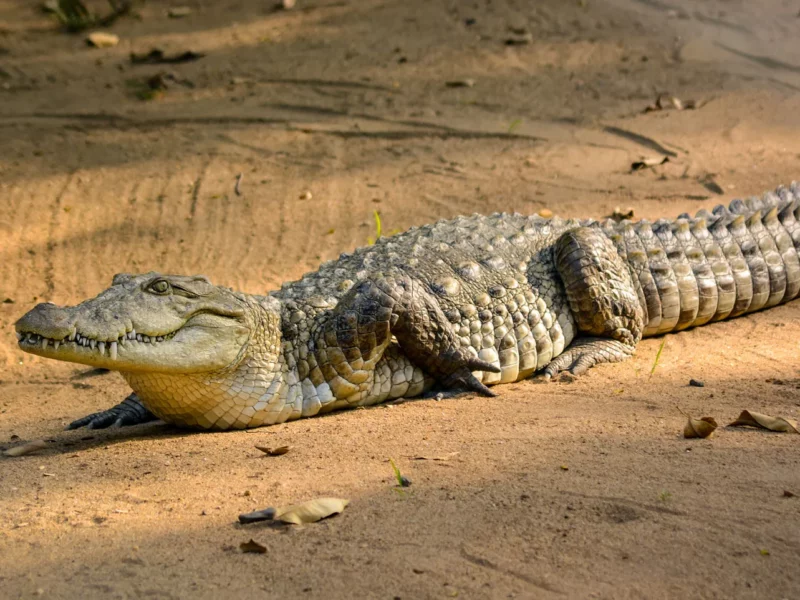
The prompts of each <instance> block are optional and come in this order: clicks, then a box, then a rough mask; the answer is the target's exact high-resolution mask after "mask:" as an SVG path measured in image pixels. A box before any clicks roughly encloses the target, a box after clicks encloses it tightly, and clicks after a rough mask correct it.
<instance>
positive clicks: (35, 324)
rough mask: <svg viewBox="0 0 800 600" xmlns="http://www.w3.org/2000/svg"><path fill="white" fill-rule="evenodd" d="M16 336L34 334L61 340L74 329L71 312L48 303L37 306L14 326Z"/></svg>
mask: <svg viewBox="0 0 800 600" xmlns="http://www.w3.org/2000/svg"><path fill="white" fill-rule="evenodd" d="M14 328H15V329H16V330H17V333H18V334H26V333H35V334H36V335H39V336H42V337H45V338H49V339H53V340H63V339H64V338H66V337H68V336H69V335H70V334H72V332H73V331H74V329H75V317H74V315H73V314H72V311H70V310H68V309H66V308H61V307H60V306H56V305H55V304H52V303H50V302H43V303H41V304H37V305H36V306H34V307H33V308H32V309H31V310H29V311H28V312H27V313H26V314H25V315H24V316H23V317H22V318H21V319H20V320H19V321H17V322H16V323H15V324H14Z"/></svg>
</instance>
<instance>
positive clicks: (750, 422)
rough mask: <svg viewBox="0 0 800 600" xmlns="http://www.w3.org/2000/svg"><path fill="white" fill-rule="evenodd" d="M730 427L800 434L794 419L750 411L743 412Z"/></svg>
mask: <svg viewBox="0 0 800 600" xmlns="http://www.w3.org/2000/svg"><path fill="white" fill-rule="evenodd" d="M728 427H756V428H758V429H767V430H769V431H776V432H779V433H800V430H798V429H797V422H796V421H794V420H792V419H784V418H783V417H772V416H770V415H764V414H761V413H757V412H752V411H749V410H743V411H742V414H740V415H739V417H738V418H737V419H736V420H735V421H734V422H733V423H731V424H730V425H728Z"/></svg>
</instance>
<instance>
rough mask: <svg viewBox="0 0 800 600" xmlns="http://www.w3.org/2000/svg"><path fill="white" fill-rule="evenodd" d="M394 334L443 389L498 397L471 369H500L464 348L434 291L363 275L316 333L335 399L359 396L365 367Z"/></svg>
mask: <svg viewBox="0 0 800 600" xmlns="http://www.w3.org/2000/svg"><path fill="white" fill-rule="evenodd" d="M392 336H394V337H395V338H396V339H397V342H398V343H399V344H400V348H401V349H402V351H403V354H404V355H405V356H407V357H408V359H409V360H410V361H411V362H412V363H414V364H415V365H417V366H418V367H419V368H421V369H422V370H423V371H425V372H426V373H427V374H428V375H430V376H431V377H432V378H433V379H434V380H436V381H437V382H438V383H439V384H441V385H442V386H443V387H445V388H459V389H462V390H463V389H467V390H472V391H476V392H479V393H481V394H484V395H486V396H493V395H494V394H493V393H492V392H491V391H490V390H489V388H487V387H486V386H485V385H483V384H482V383H481V382H480V381H478V379H476V378H475V376H474V375H473V374H472V371H490V372H493V373H496V372H499V367H497V366H494V365H491V364H489V363H487V362H486V361H484V360H481V359H479V358H478V357H477V356H475V355H474V354H472V353H470V351H469V350H467V348H465V347H463V346H461V344H460V341H459V339H458V337H457V336H456V334H455V333H454V331H453V328H452V325H451V324H450V322H449V321H448V320H447V317H446V316H445V315H444V313H443V312H442V309H441V308H440V307H439V304H438V302H437V301H436V299H435V298H434V297H433V295H432V294H431V293H430V292H429V291H428V290H427V288H425V287H424V286H423V285H422V284H421V283H419V282H418V281H415V280H414V279H412V278H410V277H408V276H406V275H403V274H396V275H387V276H383V275H376V276H374V277H370V278H366V279H363V280H362V281H360V282H359V283H357V284H356V285H355V286H353V287H352V288H351V289H350V291H348V293H347V294H345V295H344V296H343V297H342V298H341V300H340V301H339V303H338V304H337V306H336V308H335V309H334V310H333V311H332V314H331V315H330V316H329V318H328V319H327V320H326V321H325V323H324V324H323V325H322V330H321V331H318V332H316V334H315V335H314V337H315V340H316V344H315V351H314V355H315V356H314V359H315V362H316V363H317V366H318V367H319V372H317V373H316V376H317V377H320V376H322V377H324V379H325V381H326V382H327V383H328V385H329V386H330V388H331V390H332V392H333V394H334V395H335V396H336V397H337V399H342V396H344V395H346V394H348V393H349V394H352V395H355V394H357V393H358V391H360V390H359V388H358V387H357V386H358V384H359V383H360V382H363V380H364V375H363V374H364V373H365V370H366V369H368V368H370V366H372V368H374V365H375V364H376V363H377V361H378V360H379V359H380V357H381V356H382V354H383V352H384V350H385V349H386V348H387V347H388V346H389V343H390V342H391V339H392ZM313 375H314V373H312V376H313Z"/></svg>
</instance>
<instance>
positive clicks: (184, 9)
mask: <svg viewBox="0 0 800 600" xmlns="http://www.w3.org/2000/svg"><path fill="white" fill-rule="evenodd" d="M190 14H192V9H191V7H189V6H174V7H172V8H170V9H169V10H168V11H167V16H169V18H170V19H182V18H183V17H188V16H189V15H190Z"/></svg>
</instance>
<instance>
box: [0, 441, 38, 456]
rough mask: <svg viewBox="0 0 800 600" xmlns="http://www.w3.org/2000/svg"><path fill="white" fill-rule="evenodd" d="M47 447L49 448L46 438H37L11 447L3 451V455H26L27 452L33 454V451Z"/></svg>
mask: <svg viewBox="0 0 800 600" xmlns="http://www.w3.org/2000/svg"><path fill="white" fill-rule="evenodd" d="M45 448H47V442H45V441H44V440H36V441H35V442H28V443H27V444H22V445H21V446H15V447H14V448H9V449H8V450H6V451H5V452H3V455H4V456H25V455H26V454H31V453H32V452H37V451H39V450H44V449H45Z"/></svg>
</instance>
